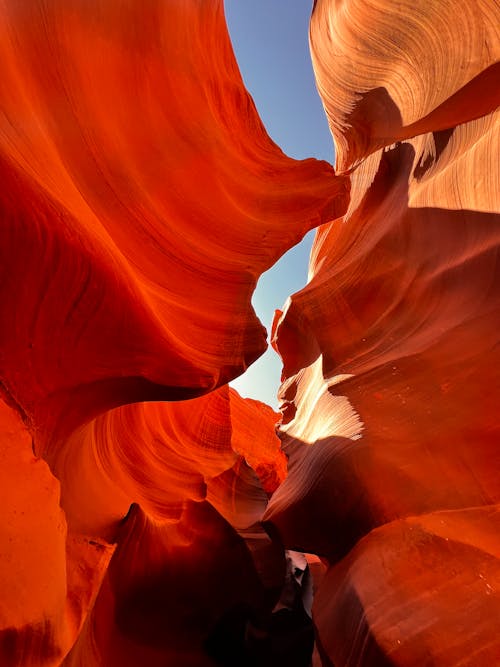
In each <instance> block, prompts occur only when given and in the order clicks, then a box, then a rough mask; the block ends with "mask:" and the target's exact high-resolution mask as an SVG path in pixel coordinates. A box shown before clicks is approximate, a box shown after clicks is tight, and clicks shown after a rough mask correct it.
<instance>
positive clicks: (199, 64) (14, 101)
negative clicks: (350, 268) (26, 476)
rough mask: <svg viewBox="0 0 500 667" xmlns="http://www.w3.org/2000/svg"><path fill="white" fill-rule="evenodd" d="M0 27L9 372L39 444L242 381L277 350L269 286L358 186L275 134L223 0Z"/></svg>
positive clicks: (40, 10)
mask: <svg viewBox="0 0 500 667" xmlns="http://www.w3.org/2000/svg"><path fill="white" fill-rule="evenodd" d="M0 16H1V20H0V25H1V28H0V31H1V33H0V59H1V62H2V72H3V75H2V82H1V84H0V105H1V108H2V113H3V119H4V120H3V122H2V123H1V125H0V171H1V178H2V184H3V186H2V192H1V199H0V210H1V216H2V221H3V222H2V228H1V232H0V233H1V235H2V236H1V238H0V248H1V249H2V250H1V252H2V258H1V259H2V271H3V278H2V281H1V283H0V284H1V290H2V292H1V297H0V303H1V312H0V317H1V319H2V321H4V322H9V323H10V326H9V327H8V328H7V329H4V330H3V332H2V334H1V336H2V338H1V341H0V343H1V349H2V356H1V358H0V376H1V378H2V382H3V384H4V388H5V391H6V392H7V394H8V396H9V397H10V400H11V401H15V402H16V403H17V404H18V405H19V406H20V409H21V410H22V411H23V412H24V414H25V419H26V420H27V421H28V422H29V423H30V424H31V425H32V427H33V428H36V429H37V430H38V438H37V447H42V446H43V440H44V439H50V438H53V437H55V436H57V437H64V436H65V435H68V434H69V433H70V432H71V430H73V429H74V428H75V427H77V426H78V425H80V424H82V423H84V422H85V421H87V420H88V419H90V418H93V417H95V416H96V415H97V414H99V413H102V412H104V411H105V410H107V409H111V408H113V407H116V406H118V405H120V404H123V403H128V402H132V401H141V400H165V399H167V400H179V399H184V398H189V397H193V396H197V395H200V394H202V393H206V392H207V391H210V390H212V389H214V388H215V387H217V386H220V385H222V384H224V383H226V382H228V381H229V380H231V379H232V378H234V377H235V376H236V375H238V374H240V373H241V372H242V371H243V370H244V369H245V368H246V367H247V365H248V364H250V363H251V362H252V361H254V360H255V359H256V358H257V357H258V356H259V355H260V354H261V353H262V352H263V351H264V350H265V347H266V344H265V332H264V330H263V328H262V326H261V325H260V323H259V322H258V320H257V318H256V317H255V314H254V312H253V309H252V307H251V305H250V298H251V294H252V291H253V289H254V287H255V283H256V280H257V278H258V276H259V275H260V274H261V273H262V272H263V271H265V270H266V269H268V268H269V267H270V266H271V265H272V264H273V263H274V262H275V261H276V260H277V259H278V257H279V256H280V255H281V254H283V253H284V252H285V251H286V250H287V249H288V248H290V247H291V246H292V245H294V244H295V243H297V242H298V241H299V240H300V239H301V237H302V236H303V235H304V233H305V232H306V231H307V230H309V229H310V228H311V227H314V226H316V225H318V224H319V223H320V222H325V221H326V220H328V219H329V218H330V217H331V215H332V213H333V211H334V210H335V209H336V208H339V207H340V208H342V207H344V208H345V205H346V204H345V202H346V200H345V197H344V198H342V197H339V196H338V195H339V194H340V193H341V192H343V191H344V190H345V183H346V181H343V180H342V179H334V178H333V171H332V169H331V167H330V166H329V165H327V164H326V163H323V162H317V161H316V160H305V161H295V160H292V159H290V158H288V157H286V156H285V155H284V154H283V153H282V152H281V151H280V149H279V148H278V147H277V146H276V145H275V144H273V143H272V141H271V140H270V139H269V137H268V136H267V134H266V132H265V130H264V128H263V126H262V124H261V122H260V120H259V117H258V115H257V112H256V110H255V107H254V105H253V102H252V100H251V98H250V97H249V95H248V93H247V92H246V90H245V88H244V86H243V83H242V80H241V77H240V74H239V71H238V68H237V65H236V62H235V59H234V55H233V52H232V48H231V45H230V42H229V38H228V35H227V31H226V27H225V23H224V17H223V12H222V3H221V2H213V3H201V2H193V1H192V0H181V1H180V2H178V1H177V0H176V1H175V2H174V1H169V2H160V1H155V2H151V3H148V5H147V7H144V6H143V4H142V3H138V2H131V3H125V4H123V3H120V4H118V5H117V4H115V3H110V2H104V1H103V2H99V3H97V4H96V3H92V5H89V4H88V3H86V2H80V1H78V0H74V1H71V2H64V3H45V2H41V1H40V2H38V1H35V2H31V3H29V7H26V5H25V4H24V3H21V4H19V3H18V2H15V1H14V2H5V3H3V4H2V7H1V15H0ZM21 45H22V46H21ZM339 212H341V211H340V210H339ZM12 248H16V252H15V253H13V252H12Z"/></svg>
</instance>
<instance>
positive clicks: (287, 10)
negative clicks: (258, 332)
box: [224, 0, 333, 408]
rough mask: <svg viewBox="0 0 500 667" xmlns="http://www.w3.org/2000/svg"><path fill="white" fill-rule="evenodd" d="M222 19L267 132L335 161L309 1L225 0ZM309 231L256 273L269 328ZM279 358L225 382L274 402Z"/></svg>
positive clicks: (305, 251)
mask: <svg viewBox="0 0 500 667" xmlns="http://www.w3.org/2000/svg"><path fill="white" fill-rule="evenodd" d="M224 5H225V13H226V20H227V24H228V28H229V34H230V36H231V41H232V43H233V48H234V51H235V54H236V59H237V61H238V64H239V67H240V70H241V73H242V76H243V79H244V81H245V85H246V87H247V89H248V91H249V92H250V94H251V95H252V97H253V99H254V101H255V104H256V106H257V109H258V111H259V114H260V117H261V118H262V121H263V122H264V125H265V126H266V129H267V132H268V133H269V135H270V136H271V137H272V139H273V140H274V141H275V142H276V143H277V144H278V145H279V146H280V147H281V148H282V150H283V151H284V152H285V153H287V154H288V155H290V156H291V157H294V158H306V157H316V158H319V159H321V160H328V162H330V163H333V142H332V139H331V135H330V132H329V129H328V124H327V121H326V116H325V113H324V111H323V106H322V104H321V100H320V98H319V96H318V93H317V91H316V86H315V83H314V74H313V71H312V65H311V58H310V55H309V42H308V30H309V17H310V13H311V7H312V2H310V1H308V0H225V2H224ZM313 238H314V232H310V233H309V234H308V235H307V236H306V237H305V239H304V240H303V241H302V243H300V244H299V245H298V246H295V247H294V248H292V249H291V250H290V251H289V252H288V253H286V255H284V256H283V257H282V258H281V260H280V261H279V262H278V263H277V264H275V265H274V266H273V267H272V268H271V269H270V270H269V271H267V272H266V273H264V274H263V276H262V277H261V279H260V281H259V283H258V285H257V289H256V291H255V293H254V296H253V300H252V301H253V305H254V308H255V310H256V312H257V315H258V317H259V318H260V320H261V322H262V323H263V324H264V326H265V327H266V328H267V330H268V331H270V328H271V322H272V319H273V316H274V310H275V309H276V308H281V306H282V305H283V304H284V302H285V301H286V299H287V297H288V296H289V295H290V294H293V293H294V292H297V291H298V290H299V289H301V287H303V286H304V285H305V283H306V280H307V266H308V261H309V252H310V249H311V244H312V239H313ZM280 375H281V360H280V358H279V357H278V355H277V354H276V353H275V352H274V351H273V350H272V349H271V348H269V349H268V351H267V352H266V353H265V354H264V355H263V356H262V357H261V358H260V359H259V360H258V361H256V362H255V363H254V364H253V365H252V366H251V367H250V368H249V370H248V371H247V372H246V373H245V374H244V375H242V376H241V377H240V378H238V379H237V380H235V381H234V382H231V386H233V387H235V389H237V390H238V391H239V392H240V394H241V395H242V396H249V397H251V398H258V399H259V400H261V401H264V402H265V403H268V404H269V405H272V406H273V407H274V408H276V407H277V405H278V403H277V399H276V392H277V390H278V387H279V384H280Z"/></svg>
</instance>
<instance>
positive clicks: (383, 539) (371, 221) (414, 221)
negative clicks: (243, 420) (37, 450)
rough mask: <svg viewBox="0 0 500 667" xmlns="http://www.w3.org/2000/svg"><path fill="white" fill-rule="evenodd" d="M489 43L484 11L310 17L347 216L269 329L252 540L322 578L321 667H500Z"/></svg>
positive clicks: (402, 6) (494, 134) (332, 229)
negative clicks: (265, 415) (272, 463)
mask: <svg viewBox="0 0 500 667" xmlns="http://www.w3.org/2000/svg"><path fill="white" fill-rule="evenodd" d="M465 25H467V27H465ZM499 25H500V12H499V8H498V5H496V3H486V2H484V3H482V2H477V3H467V6H465V7H464V8H463V12H462V11H461V12H460V16H457V15H456V7H455V6H452V4H451V3H446V2H445V3H424V2H412V3H398V6H397V8H394V7H389V5H388V3H383V2H373V3H372V2H370V3H366V2H363V3H361V2H356V1H355V0H353V1H351V2H343V3H338V2H330V1H329V0H323V1H322V0H319V1H318V2H317V3H316V6H315V10H314V13H313V16H312V21H311V45H312V52H313V56H314V63H315V70H316V74H317V78H318V85H319V89H320V92H321V94H322V97H323V101H324V103H325V108H326V110H327V114H328V116H329V120H330V125H331V127H332V132H333V134H334V137H335V140H336V144H337V148H338V152H337V164H338V167H339V168H340V169H342V170H347V169H349V170H351V176H350V178H351V199H350V204H349V208H348V210H347V213H346V214H345V216H343V217H342V218H340V219H338V220H335V221H333V222H330V223H328V224H326V225H323V226H322V227H321V228H320V229H319V230H318V232H317V236H316V240H315V244H314V247H313V251H312V257H311V265H310V280H309V283H308V285H307V286H306V287H305V288H304V289H303V290H302V291H301V292H299V293H298V294H295V295H294V296H293V297H292V298H291V300H290V301H289V302H288V304H287V306H286V308H285V312H284V313H280V312H278V313H277V317H276V321H275V324H274V334H273V335H274V345H275V347H276V348H277V349H278V351H279V352H280V353H281V355H282V358H283V363H284V382H283V385H282V388H281V390H280V391H281V397H282V401H283V411H284V424H283V426H282V427H281V438H282V442H283V445H284V448H285V451H287V453H288V454H289V456H290V466H289V475H288V477H287V479H286V480H285V482H284V484H283V485H282V486H281V487H280V488H279V489H278V491H277V492H276V494H275V495H274V496H273V498H272V500H271V502H270V506H269V509H268V512H267V515H266V519H267V520H268V521H270V522H271V523H272V524H274V526H275V527H276V528H277V529H278V531H279V534H280V536H281V539H282V540H283V541H284V543H285V544H286V545H287V546H288V547H291V548H296V549H302V550H305V551H310V552H313V553H317V554H319V555H321V556H323V557H324V558H325V559H326V562H328V564H329V569H328V572H327V574H326V575H325V578H324V581H323V582H322V584H321V586H320V588H319V592H318V595H317V597H316V600H315V606H314V610H313V611H314V619H315V624H316V629H317V637H318V646H319V650H320V654H321V656H322V660H323V664H324V665H336V666H339V665H346V666H347V665H349V666H354V665H373V666H377V667H379V666H381V665H401V666H403V665H404V666H405V667H407V666H410V665H412V666H415V667H417V666H419V665H423V664H429V665H431V664H432V665H458V664H464V665H477V666H478V667H479V666H480V665H485V664H496V663H497V662H498V661H499V660H500V640H499V635H498V618H499V617H500V532H499V526H498V516H499V509H500V481H499V480H500V456H499V452H498V443H499V437H500V427H499V422H498V399H499V395H500V383H499V376H498V365H499V362H500V356H499V350H500V347H499V345H498V342H499V334H498V322H499V321H500V312H499V306H500V303H499V302H500V290H499V287H500V280H499V279H500V272H499V263H498V250H499V242H500V227H499V225H498V222H499V216H498V210H499V202H498V183H499V182H500V173H499V165H498V154H499V144H498V136H499V133H498V125H499V114H498V112H497V111H496V109H495V107H496V106H497V104H498V100H497V98H496V96H497V95H498V90H499V89H498V69H497V67H498V66H497V65H495V64H494V63H495V60H496V59H497V55H498V52H497V50H498V46H499V43H500V41H499V35H498V26H499ZM438 35H439V37H438ZM465 64H466V65H465ZM462 65H463V66H462ZM451 72H453V76H452V75H451ZM493 77H496V78H495V81H496V85H495V86H493V85H492V83H493ZM394 142H396V143H394Z"/></svg>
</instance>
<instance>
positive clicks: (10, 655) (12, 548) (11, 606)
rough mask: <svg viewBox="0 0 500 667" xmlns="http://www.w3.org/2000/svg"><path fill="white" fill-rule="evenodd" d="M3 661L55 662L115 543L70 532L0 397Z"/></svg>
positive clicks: (40, 464) (44, 471) (53, 487)
mask: <svg viewBox="0 0 500 667" xmlns="http://www.w3.org/2000/svg"><path fill="white" fill-rule="evenodd" d="M0 461H1V465H0V503H1V521H0V545H1V552H0V582H1V590H2V594H1V596H0V662H1V664H3V665H19V666H21V665H44V666H48V665H59V664H61V661H62V659H63V658H64V656H65V654H66V653H67V652H68V651H69V649H70V648H71V646H72V645H73V643H74V642H75V640H76V637H77V635H78V633H79V631H80V628H81V626H82V624H83V621H84V619H85V616H86V614H87V612H88V610H89V608H91V607H92V605H93V603H94V599H95V597H96V595H97V592H98V590H99V587H100V585H101V581H102V578H103V577H104V574H105V572H106V568H107V566H108V563H109V560H110V558H111V555H112V553H113V547H111V546H108V545H106V544H105V543H103V542H101V541H96V540H95V539H90V538H89V537H84V536H78V535H74V534H71V533H69V534H67V529H66V521H65V518H64V513H63V512H62V511H61V508H60V506H59V483H58V481H57V480H56V479H55V478H54V477H53V476H52V475H51V473H50V471H49V469H48V466H47V464H46V463H45V462H44V461H41V460H40V459H36V458H35V457H34V456H33V452H32V450H31V438H30V436H29V434H28V432H27V431H26V429H25V427H24V426H23V424H22V422H21V420H20V418H19V416H18V415H17V414H16V412H15V411H14V410H12V409H11V408H10V407H8V406H6V405H5V403H3V402H0Z"/></svg>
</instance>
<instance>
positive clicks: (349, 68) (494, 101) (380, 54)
mask: <svg viewBox="0 0 500 667" xmlns="http://www.w3.org/2000/svg"><path fill="white" fill-rule="evenodd" d="M498 13H499V7H498V2H496V1H494V2H491V1H490V0H470V1H468V2H463V3H461V4H460V11H457V4H456V2H453V0H441V1H440V2H434V3H432V2H425V1H423V0H422V1H417V2H414V1H413V0H402V2H398V3H397V5H393V4H392V3H388V2H386V1H385V0H370V1H366V0H340V2H336V1H335V2H334V1H333V0H317V2H316V3H315V6H314V11H313V14H312V17H311V26H310V45H311V55H312V59H313V64H314V70H315V74H316V78H317V85H318V90H319V92H320V95H321V97H322V99H323V103H324V105H325V110H326V114H327V117H328V120H329V123H330V128H331V131H332V134H333V137H334V140H335V148H336V167H337V169H338V171H339V172H344V171H346V170H349V169H352V167H353V166H355V165H357V164H358V163H359V162H360V160H362V159H363V158H364V157H366V155H368V154H369V153H372V152H373V151H375V150H376V149H378V148H380V147H382V146H389V145H390V144H392V143H394V142H395V141H401V140H402V139H408V138H410V137H414V136H416V135H418V134H424V133H426V132H435V131H440V130H446V129H449V128H453V127H455V126H456V125H458V124H460V123H464V122H467V121H469V120H473V119H475V118H478V117H480V116H484V115H486V114H488V113H490V112H492V111H494V110H495V108H496V107H497V106H498V105H499V104H500V91H499V86H498V80H499V77H500V64H499V62H498V61H499V60H500V27H499V20H498V18H499V17H498Z"/></svg>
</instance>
